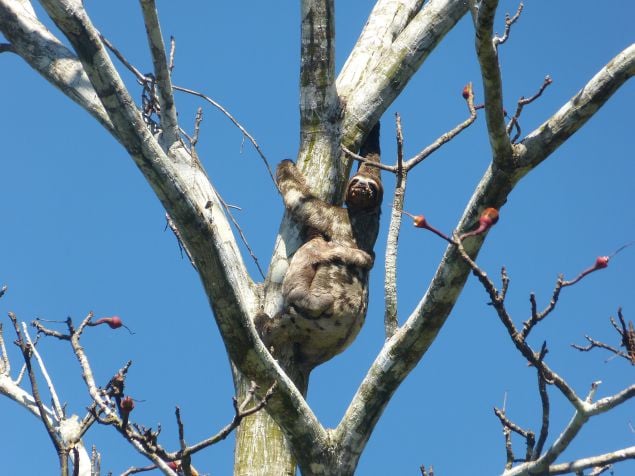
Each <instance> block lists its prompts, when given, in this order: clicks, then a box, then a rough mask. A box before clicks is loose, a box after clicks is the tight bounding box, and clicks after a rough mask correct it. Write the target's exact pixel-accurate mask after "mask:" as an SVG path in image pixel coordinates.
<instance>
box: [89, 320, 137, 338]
mask: <svg viewBox="0 0 635 476" xmlns="http://www.w3.org/2000/svg"><path fill="white" fill-rule="evenodd" d="M101 324H107V325H108V327H110V328H111V329H119V328H120V327H125V328H126V329H128V332H130V333H131V334H134V332H132V331H131V330H130V329H129V328H128V326H126V325H125V324H124V323H123V321H122V320H121V317H119V316H112V317H102V318H100V319H97V320H96V321H93V322H89V323H88V325H89V326H99V325H101Z"/></svg>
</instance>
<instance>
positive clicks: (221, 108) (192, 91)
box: [172, 85, 278, 188]
mask: <svg viewBox="0 0 635 476" xmlns="http://www.w3.org/2000/svg"><path fill="white" fill-rule="evenodd" d="M172 88H173V89H174V90H175V91H181V92H183V93H187V94H191V95H193V96H197V97H199V98H201V99H203V100H205V101H207V102H208V103H210V104H211V105H212V106H214V107H215V108H216V109H218V110H219V111H221V112H222V113H223V114H224V115H225V116H226V117H227V118H228V119H229V120H230V121H231V122H232V123H233V124H234V125H235V126H236V127H237V128H238V129H239V130H240V132H242V134H243V136H244V137H247V139H249V142H251V145H253V146H254V148H255V149H256V152H258V155H260V158H261V159H262V161H263V162H264V164H265V166H266V167H267V172H269V177H271V180H272V181H273V183H274V185H275V186H276V188H277V187H278V184H277V183H276V179H275V177H274V175H273V171H272V170H271V167H270V166H269V161H268V160H267V157H265V154H264V153H263V151H262V149H261V148H260V146H259V145H258V143H257V142H256V139H254V137H253V136H252V135H251V134H250V133H249V132H247V129H245V128H244V127H243V126H242V125H241V124H240V122H238V121H237V120H236V118H235V117H234V116H233V115H231V114H230V112H229V111H228V110H227V109H225V108H224V107H223V106H221V105H220V104H219V103H218V102H217V101H214V100H213V99H212V98H210V97H209V96H207V95H205V94H203V93H200V92H198V91H194V90H193V89H188V88H184V87H181V86H176V85H173V86H172Z"/></svg>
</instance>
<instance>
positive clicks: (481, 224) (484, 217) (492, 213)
mask: <svg viewBox="0 0 635 476" xmlns="http://www.w3.org/2000/svg"><path fill="white" fill-rule="evenodd" d="M498 217H499V215H498V210H497V209H496V208H492V207H490V208H486V209H485V210H483V213H481V216H480V218H479V219H478V228H476V229H475V230H472V231H469V232H467V233H463V234H462V235H461V237H460V238H459V239H460V240H461V241H463V240H464V239H465V238H467V237H468V236H476V235H480V234H482V233H485V232H486V231H487V230H489V229H490V228H491V227H493V226H494V225H495V224H496V222H497V221H498Z"/></svg>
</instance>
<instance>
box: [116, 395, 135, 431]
mask: <svg viewBox="0 0 635 476" xmlns="http://www.w3.org/2000/svg"><path fill="white" fill-rule="evenodd" d="M132 410H134V400H133V399H132V398H130V396H129V395H126V396H125V397H123V398H122V399H121V403H120V404H119V414H120V415H121V419H122V420H123V427H124V428H125V427H127V426H128V418H129V417H130V412H131V411H132Z"/></svg>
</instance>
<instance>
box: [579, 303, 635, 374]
mask: <svg viewBox="0 0 635 476" xmlns="http://www.w3.org/2000/svg"><path fill="white" fill-rule="evenodd" d="M617 315H618V318H619V321H620V326H621V327H620V326H618V324H617V322H616V321H615V319H614V318H613V317H611V318H610V322H611V324H612V325H613V328H614V329H615V330H616V331H617V333H618V334H619V335H620V345H621V346H622V347H624V348H625V349H626V350H625V351H622V350H620V349H618V348H616V347H613V346H611V345H609V344H606V343H604V342H600V341H598V340H595V339H593V338H592V337H590V336H588V335H585V336H584V338H585V339H586V340H587V341H588V342H589V344H588V345H587V346H581V345H578V344H571V347H573V348H574V349H577V350H579V351H581V352H589V351H590V350H592V349H595V348H598V349H605V350H608V351H609V352H611V353H612V354H614V355H615V356H618V357H622V358H624V359H626V360H628V361H629V362H630V363H631V364H633V365H635V327H634V326H633V321H629V323H628V325H627V324H626V320H625V319H624V315H623V314H622V308H619V309H618V310H617Z"/></svg>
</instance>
